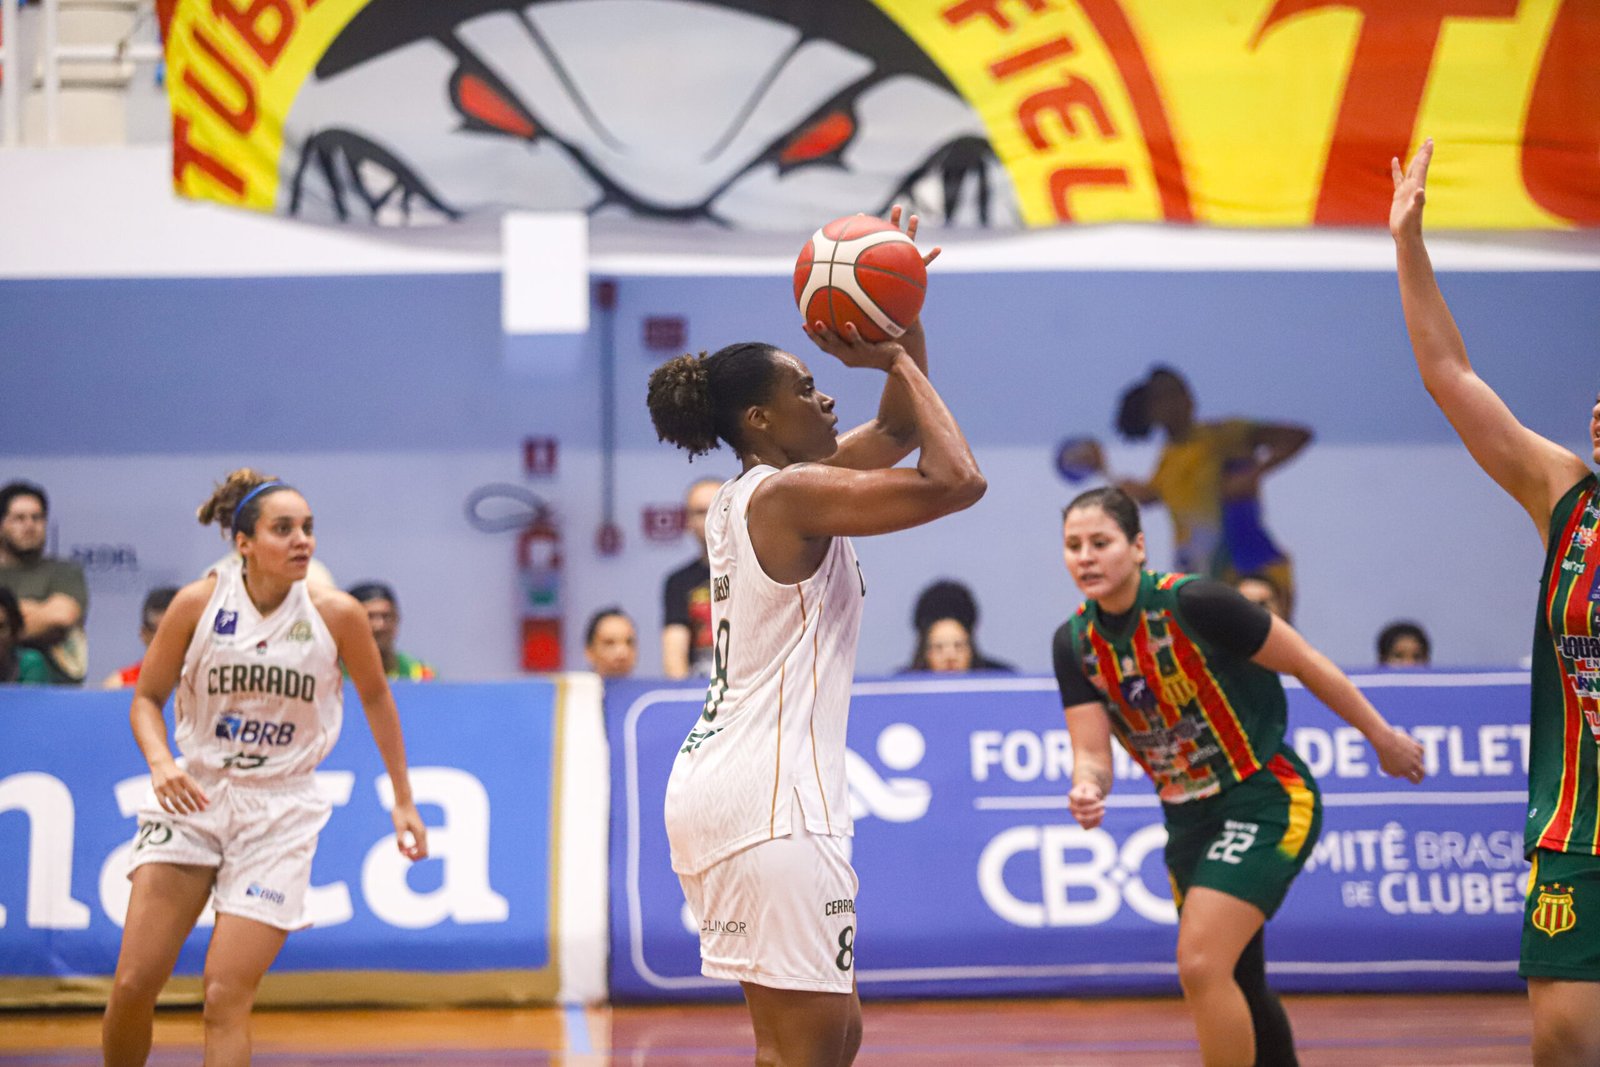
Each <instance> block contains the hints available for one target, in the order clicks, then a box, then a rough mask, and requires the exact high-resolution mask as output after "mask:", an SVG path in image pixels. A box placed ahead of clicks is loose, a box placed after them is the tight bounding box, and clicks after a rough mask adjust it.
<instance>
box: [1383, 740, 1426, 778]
mask: <svg viewBox="0 0 1600 1067" xmlns="http://www.w3.org/2000/svg"><path fill="white" fill-rule="evenodd" d="M1373 747H1374V748H1376V749H1377V750H1378V766H1380V767H1382V768H1383V773H1384V774H1387V775H1389V776H1391V777H1394V778H1404V779H1405V780H1406V781H1408V782H1411V783H1413V784H1414V783H1417V782H1420V781H1422V780H1423V779H1424V778H1426V777H1427V776H1428V769H1427V765H1426V764H1425V763H1424V761H1423V759H1422V744H1421V742H1419V741H1418V740H1417V739H1416V738H1414V737H1412V736H1411V735H1410V734H1408V733H1406V732H1405V731H1404V730H1400V729H1397V728H1395V727H1390V729H1389V733H1388V736H1386V737H1380V738H1379V739H1378V741H1377V742H1375V743H1374V744H1373Z"/></svg>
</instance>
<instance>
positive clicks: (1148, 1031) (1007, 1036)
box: [0, 994, 1530, 1067]
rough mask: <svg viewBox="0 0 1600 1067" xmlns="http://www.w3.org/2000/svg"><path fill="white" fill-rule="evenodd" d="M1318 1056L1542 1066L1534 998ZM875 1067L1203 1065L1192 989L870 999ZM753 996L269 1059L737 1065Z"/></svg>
mask: <svg viewBox="0 0 1600 1067" xmlns="http://www.w3.org/2000/svg"><path fill="white" fill-rule="evenodd" d="M1284 1003H1285V1004H1286V1005H1287V1007H1288V1009H1289V1015H1290V1018H1291V1019H1292V1020H1293V1022H1294V1027H1295V1036H1296V1040H1297V1043H1298V1045H1299V1048H1300V1062H1301V1064H1303V1065H1304V1067H1412V1065H1421V1064H1431V1065H1439V1067H1490V1065H1493V1067H1508V1065H1513V1064H1527V1063H1529V1062H1530V1060H1529V1054H1528V1034H1529V1022H1528V1005H1527V999H1526V997H1524V996H1521V995H1509V994H1508V995H1479V994H1473V995H1451V996H1359V997H1358V996H1299V997H1285V998H1284ZM865 1016H866V1041H865V1043H864V1044H863V1046H862V1049H861V1056H860V1057H859V1058H858V1059H857V1061H856V1062H857V1064H859V1065H860V1067H1168V1065H1194V1064H1198V1063H1199V1062H1200V1060H1199V1055H1198V1053H1197V1052H1196V1049H1195V1045H1194V1038H1193V1034H1192V1030H1191V1027H1190V1024H1189V1017H1188V1015H1187V1014H1186V1013H1185V1012H1184V1009H1183V1005H1182V1003H1181V1002H1180V1001H1177V1000H1166V999H1096V1000H1007V1001H998V1000H994V1001H990V1000H984V1001H973V1000H964V1001H948V1000H946V1001H871V1002H868V1003H867V1004H866V1006H865ZM99 1023H100V1020H99V1016H98V1015H97V1014H94V1013H89V1012H51V1013H20V1012H7V1013H0V1067H22V1065H24V1064H26V1065H29V1067H34V1065H37V1067H91V1065H98V1064H99V1063H100V1059H99V1055H98V1040H99ZM200 1042H201V1021H200V1016H199V1014H198V1013H197V1012H195V1011H192V1010H191V1011H184V1010H173V1011H163V1012H162V1013H161V1014H160V1015H158V1017H157V1020H156V1049H155V1052H154V1054H153V1055H152V1056H151V1059H150V1063H151V1065H152V1067H197V1065H199V1064H200V1061H201V1057H200ZM753 1053H754V1044H753V1040H752V1038H751V1036H750V1028H749V1023H748V1021H747V1019H746V1017H745V1014H744V1008H743V1007H742V1006H740V1005H699V1004H696V1005H678V1006H672V1007H600V1008H587V1009H586V1008H569V1009H560V1008H542V1009H524V1010H504V1009H478V1010H448V1011H262V1012H259V1013H257V1016H256V1022H255V1062H256V1063H257V1064H261V1065H263V1067H378V1065H385V1064H395V1065H402V1067H434V1065H444V1064H452V1065H453V1064H460V1065H463V1067H499V1065H505V1067H545V1065H548V1067H613V1065H614V1067H733V1065H748V1064H750V1063H752V1062H753V1059H754V1054H753Z"/></svg>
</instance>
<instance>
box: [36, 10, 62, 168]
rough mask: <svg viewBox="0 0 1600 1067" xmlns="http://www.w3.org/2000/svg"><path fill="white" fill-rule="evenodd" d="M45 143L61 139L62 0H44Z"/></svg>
mask: <svg viewBox="0 0 1600 1067" xmlns="http://www.w3.org/2000/svg"><path fill="white" fill-rule="evenodd" d="M40 52H41V53H42V55H43V56H44V143H45V144H48V145H53V144H57V143H59V142H60V140H61V0H44V47H43V48H42V49H40Z"/></svg>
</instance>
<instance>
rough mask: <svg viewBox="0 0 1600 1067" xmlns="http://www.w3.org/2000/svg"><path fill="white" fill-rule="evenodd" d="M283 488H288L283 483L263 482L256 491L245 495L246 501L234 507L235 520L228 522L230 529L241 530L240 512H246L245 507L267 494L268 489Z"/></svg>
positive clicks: (253, 490)
mask: <svg viewBox="0 0 1600 1067" xmlns="http://www.w3.org/2000/svg"><path fill="white" fill-rule="evenodd" d="M283 488H286V486H285V485H284V484H283V483H282V482H262V483H261V484H260V485H258V486H256V487H255V488H254V489H252V490H250V491H249V492H248V493H246V494H245V495H244V499H243V500H241V501H239V503H237V504H235V505H234V507H233V518H231V519H229V520H228V529H230V530H237V529H238V528H239V512H241V511H243V510H244V506H245V505H246V504H248V503H250V501H252V500H254V499H255V498H256V497H258V496H260V495H261V494H262V493H264V492H266V491H267V490H268V489H283Z"/></svg>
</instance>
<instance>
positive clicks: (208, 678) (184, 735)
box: [176, 562, 344, 783]
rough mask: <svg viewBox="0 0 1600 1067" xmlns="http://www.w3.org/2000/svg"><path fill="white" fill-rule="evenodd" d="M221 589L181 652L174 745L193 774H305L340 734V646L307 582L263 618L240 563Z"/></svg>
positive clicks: (226, 569)
mask: <svg viewBox="0 0 1600 1067" xmlns="http://www.w3.org/2000/svg"><path fill="white" fill-rule="evenodd" d="M216 575H217V587H216V589H215V590H213V591H212V594H211V599H210V600H209V601H207V602H206V606H205V610H204V611H203V612H202V613H201V615H200V621H199V623H197V624H196V626H195V629H194V638H193V639H192V640H191V641H190V642H189V649H188V651H187V652H186V653H185V654H184V657H183V674H182V676H181V677H180V679H179V682H178V693H177V700H176V718H177V739H178V751H180V752H182V753H183V756H184V758H185V760H186V764H185V766H186V768H187V770H188V771H189V773H190V774H192V775H195V776H197V777H201V778H217V777H227V778H230V779H233V780H235V781H239V782H247V781H248V782H273V783H279V782H282V781H283V780H285V779H295V778H302V777H304V776H306V775H309V774H310V773H311V772H312V771H313V770H315V769H316V767H317V764H319V763H321V762H322V758H323V757H324V756H326V755H327V754H328V751H329V750H330V749H332V748H333V744H334V742H335V741H337V740H338V739H339V727H340V725H341V723H342V722H343V717H344V685H343V679H342V677H341V675H340V671H339V654H338V648H337V646H336V645H335V644H334V640H333V634H332V633H330V632H329V630H328V626H327V624H326V623H324V622H323V621H322V615H321V613H320V612H318V611H317V609H316V607H315V606H314V605H313V604H312V603H311V595H310V593H308V592H307V591H306V583H305V582H303V581H301V582H295V583H294V585H293V586H291V587H290V589H289V595H288V596H287V597H285V598H284V601H283V603H282V604H279V605H278V607H277V608H276V609H275V610H274V611H273V612H272V614H270V615H268V616H267V617H266V618H262V617H261V613H260V612H258V611H257V610H256V606H255V604H253V603H252V602H251V600H250V597H249V594H247V593H246V592H245V588H244V572H243V570H242V568H241V567H240V565H239V564H238V563H234V562H225V563H221V564H218V565H217V568H216Z"/></svg>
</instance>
